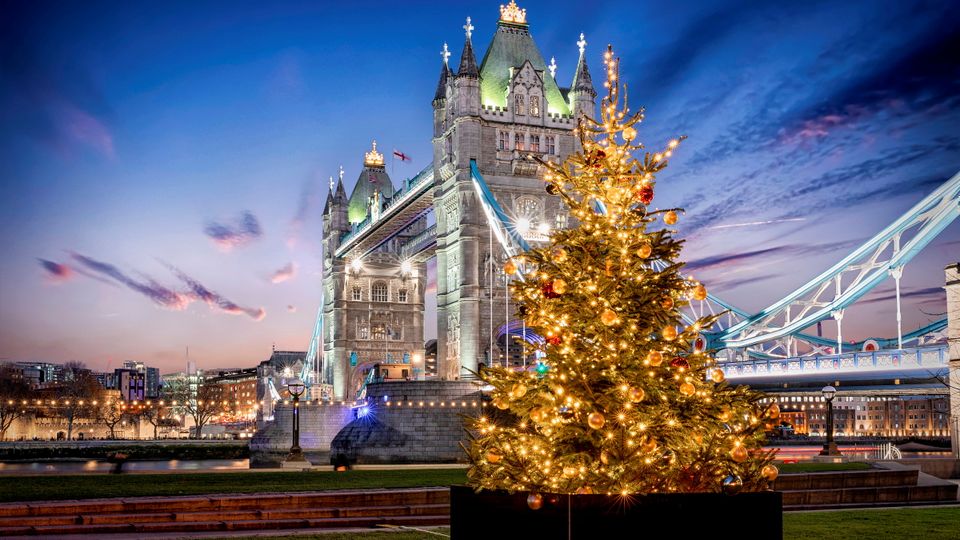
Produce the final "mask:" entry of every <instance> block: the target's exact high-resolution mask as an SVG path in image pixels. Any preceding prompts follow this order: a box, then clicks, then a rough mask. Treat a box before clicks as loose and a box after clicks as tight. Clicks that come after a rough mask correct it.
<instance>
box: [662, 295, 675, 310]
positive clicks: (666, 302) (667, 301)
mask: <svg viewBox="0 0 960 540" xmlns="http://www.w3.org/2000/svg"><path fill="white" fill-rule="evenodd" d="M660 307H662V308H663V309H673V297H672V296H664V297H663V300H660Z"/></svg>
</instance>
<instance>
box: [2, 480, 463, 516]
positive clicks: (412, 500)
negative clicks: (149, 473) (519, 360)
mask: <svg viewBox="0 0 960 540" xmlns="http://www.w3.org/2000/svg"><path fill="white" fill-rule="evenodd" d="M449 501H450V490H449V489H448V488H415V489H402V490H389V491H387V490H382V491H377V490H374V491H367V492H359V491H350V492H340V491H326V492H303V493H289V494H276V495H274V494H262V493H261V494H249V495H206V496H197V497H171V498H164V497H135V498H128V499H90V500H79V501H77V500H71V501H38V502H28V503H4V504H0V519H2V518H6V517H22V516H44V515H47V516H62V515H70V514H73V515H81V514H109V513H131V514H141V513H172V512H193V511H201V510H210V511H214V510H249V509H271V508H277V509H284V508H316V507H349V506H379V505H398V504H401V505H404V504H406V505H417V504H448V503H449Z"/></svg>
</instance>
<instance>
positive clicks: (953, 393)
mask: <svg viewBox="0 0 960 540" xmlns="http://www.w3.org/2000/svg"><path fill="white" fill-rule="evenodd" d="M946 289H947V343H948V344H949V345H948V351H947V353H948V354H949V355H950V375H949V381H950V440H951V442H952V446H953V457H954V458H957V459H960V263H954V264H951V265H949V266H947V268H946Z"/></svg>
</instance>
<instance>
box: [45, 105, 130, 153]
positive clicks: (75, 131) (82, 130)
mask: <svg viewBox="0 0 960 540" xmlns="http://www.w3.org/2000/svg"><path fill="white" fill-rule="evenodd" d="M54 115H55V121H56V122H57V125H58V126H59V129H60V132H61V133H62V134H63V135H64V137H66V138H67V139H69V140H73V141H76V142H78V143H81V144H84V145H86V146H89V147H91V148H93V149H94V150H97V151H98V152H100V153H101V154H103V155H105V156H107V157H110V158H112V157H114V155H115V153H114V146H113V135H112V134H111V133H110V130H109V128H107V126H106V125H105V124H104V123H103V122H102V121H100V119H98V118H97V117H95V116H93V115H92V114H90V113H88V112H86V111H84V110H82V109H80V108H79V107H77V106H75V105H73V104H71V103H64V104H62V105H61V106H60V107H58V108H57V109H56V112H55V113H54Z"/></svg>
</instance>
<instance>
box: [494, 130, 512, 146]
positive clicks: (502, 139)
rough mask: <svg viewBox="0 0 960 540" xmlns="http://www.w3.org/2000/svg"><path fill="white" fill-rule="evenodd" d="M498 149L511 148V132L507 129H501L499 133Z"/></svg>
mask: <svg viewBox="0 0 960 540" xmlns="http://www.w3.org/2000/svg"><path fill="white" fill-rule="evenodd" d="M497 136H498V139H497V150H509V149H510V134H509V133H507V132H506V131H501V132H499V133H498V134H497Z"/></svg>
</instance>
